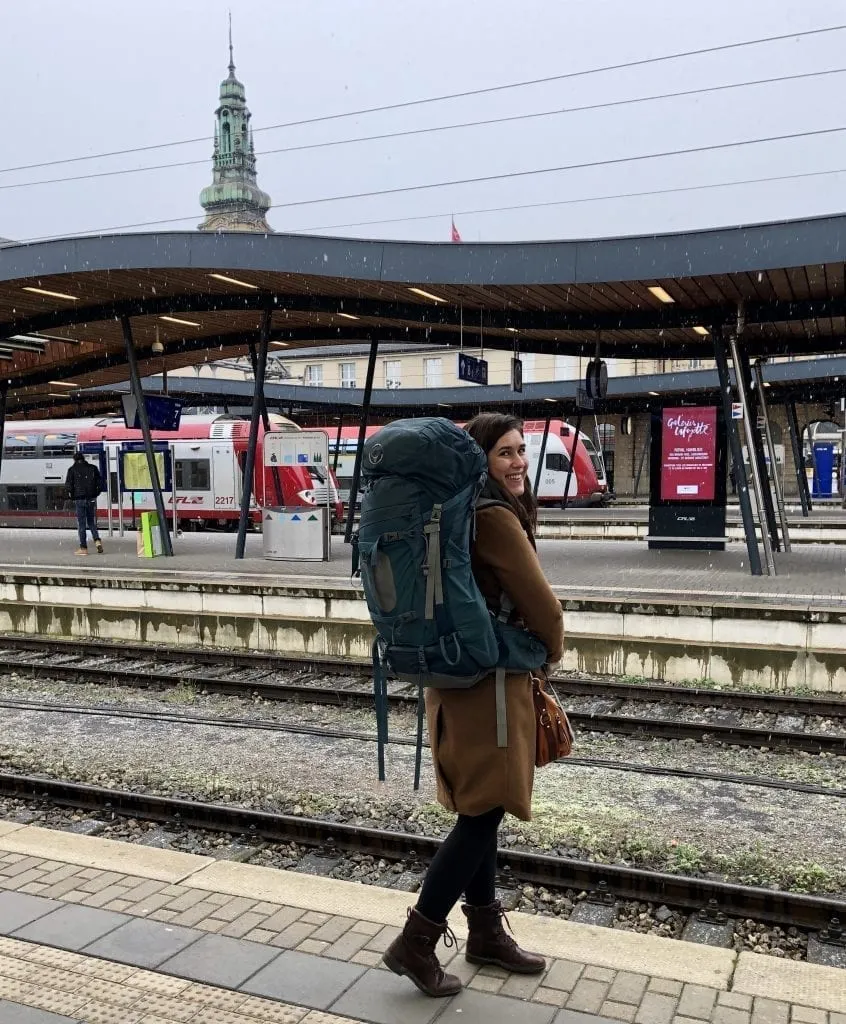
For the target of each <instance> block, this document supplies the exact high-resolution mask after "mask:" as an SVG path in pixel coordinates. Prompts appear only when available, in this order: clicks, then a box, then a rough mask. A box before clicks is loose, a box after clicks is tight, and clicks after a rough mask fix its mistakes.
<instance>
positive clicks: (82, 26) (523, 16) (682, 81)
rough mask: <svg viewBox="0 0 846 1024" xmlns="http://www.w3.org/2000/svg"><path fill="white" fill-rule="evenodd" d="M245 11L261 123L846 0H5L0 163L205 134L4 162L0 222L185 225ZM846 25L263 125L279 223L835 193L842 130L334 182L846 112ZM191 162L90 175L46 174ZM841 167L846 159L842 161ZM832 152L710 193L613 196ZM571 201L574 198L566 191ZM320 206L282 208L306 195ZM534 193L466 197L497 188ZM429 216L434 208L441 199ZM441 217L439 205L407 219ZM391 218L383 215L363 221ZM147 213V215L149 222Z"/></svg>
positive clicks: (534, 71) (495, 236) (339, 225)
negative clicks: (384, 109)
mask: <svg viewBox="0 0 846 1024" xmlns="http://www.w3.org/2000/svg"><path fill="white" fill-rule="evenodd" d="M230 8H231V10H232V17H233V25H234V37H235V61H236V64H237V74H238V77H239V78H240V79H241V81H242V82H244V84H245V86H246V90H247V102H248V104H249V106H250V109H251V111H252V114H253V126H254V128H256V129H258V128H261V127H264V126H270V125H277V124H279V123H280V122H290V121H294V120H300V119H306V118H317V117H321V116H323V115H327V114H336V113H343V112H345V111H350V110H356V109H360V108H365V107H372V106H379V105H384V104H390V103H399V102H403V101H408V100H415V99H421V98H426V97H432V96H438V95H443V94H445V93H454V92H461V91H464V90H471V89H481V88H485V87H490V86H497V85H504V84H509V83H516V82H521V81H525V80H527V79H537V78H542V77H546V76H554V75H563V74H572V73H573V72H581V71H586V70H589V69H592V68H597V67H601V66H604V65H609V64H618V63H625V62H629V61H635V60H642V59H644V58H648V57H657V56H662V55H666V54H672V53H677V52H679V51H685V50H691V49H699V48H702V47H708V46H715V45H721V44H725V43H732V42H737V41H744V40H754V39H760V38H762V37H766V36H772V35H778V34H782V33H790V32H799V31H803V30H807V29H812V28H824V27H830V26H837V25H840V24H843V25H846V3H844V2H843V0H805V2H804V3H801V4H799V3H796V2H795V0H793V2H788V0H709V2H708V3H707V4H694V3H692V2H690V0H637V2H633V0H566V2H565V0H400V2H397V0H307V2H302V0H300V2H297V3H294V2H292V0H144V2H143V3H140V2H137V0H119V2H115V0H28V2H27V3H26V4H24V3H13V2H12V0H5V2H4V3H3V33H2V41H0V61H1V62H2V67H3V70H4V80H5V82H6V99H5V117H4V127H3V133H2V139H3V145H2V147H0V168H4V169H8V168H10V167H16V166H19V165H22V164H32V163H37V162H42V161H56V160H60V159H63V158H65V159H66V158H68V157H79V156H88V155H92V154H99V153H103V152H106V151H109V150H115V149H125V148H130V147H140V146H151V145H155V144H158V143H163V142H176V141H181V140H186V139H196V138H198V137H205V138H206V141H201V142H195V143H192V144H186V145H179V146H173V147H170V148H167V149H159V150H152V151H150V152H146V153H136V154H130V155H126V156H122V157H113V158H98V159H95V160H90V161H85V162H78V163H65V164H57V165H56V166H50V167H41V168H37V169H31V170H25V171H20V172H14V173H2V174H0V186H2V188H0V236H6V237H9V238H14V239H19V240H25V239H30V238H36V237H40V236H59V235H64V234H69V233H78V232H86V233H87V232H89V231H91V232H92V233H93V232H96V231H98V230H108V229H112V228H117V227H122V226H124V225H132V224H136V223H138V222H145V221H163V222H166V223H162V224H160V225H157V226H156V227H151V228H148V229H147V230H161V229H165V228H169V227H170V228H174V229H179V230H191V229H193V228H195V227H196V225H197V223H199V221H200V220H201V217H202V211H201V209H200V206H199V200H198V194H199V191H200V189H201V188H202V187H203V186H204V185H206V184H208V183H209V182H210V180H211V161H210V154H211V141H210V138H209V137H210V135H211V132H212V129H213V123H214V121H213V111H214V108H215V107H216V105H217V95H218V89H219V84H220V80H221V79H222V78H224V77H225V75H226V65H227V62H228V54H227V38H226V33H227V10H228V9H230ZM844 54H846V31H832V32H828V33H825V34H822V35H817V36H811V37H806V38H803V39H798V40H797V39H790V40H787V41H784V42H777V43H770V44H766V45H758V46H747V47H743V48H740V49H733V50H728V51H725V52H721V53H714V54H705V55H700V56H695V57H687V58H681V59H677V60H672V61H664V62H659V63H655V64H651V65H648V66H645V67H639V68H628V69H623V70H618V71H611V72H604V73H601V74H592V75H582V76H578V77H571V78H569V79H564V80H562V81H557V82H553V83H547V84H544V85H537V86H530V87H524V88H515V89H509V90H505V91H498V92H494V93H491V94H488V95H482V96H475V97H471V98H465V99H461V100H452V101H448V102H438V103H430V104H426V105H422V106H415V107H410V108H406V109H404V110H400V111H393V112H389V113H376V114H369V115H365V116H358V117H350V118H345V119H341V120H333V121H328V122H324V123H319V124H312V125H305V126H300V127H292V128H281V129H274V130H268V131H257V132H256V136H255V140H256V149H257V151H258V152H259V157H258V172H259V184H260V185H261V187H262V188H263V189H264V190H265V191H267V192H269V193H270V195H271V197H272V199H273V202H274V204H282V205H279V206H278V207H276V208H274V209H272V210H271V211H270V213H269V214H268V220H269V221H270V223H271V224H272V225H273V227H274V228H275V230H277V231H304V230H305V231H315V232H316V233H324V234H342V235H357V236H367V237H381V238H408V239H431V240H443V241H446V240H448V238H449V218H450V213H451V212H453V211H454V212H455V219H456V223H457V225H458V228H459V230H460V232H461V234H462V236H463V238H464V240H465V241H476V240H477V239H481V240H500V239H502V240H511V239H533V238H577V237H593V236H603V235H605V236H607V235H617V234H639V233H647V232H664V231H673V230H682V229H688V228H697V227H709V226H714V225H730V224H737V223H743V222H746V223H748V222H755V221H767V220H778V219H783V218H792V217H803V216H813V215H819V214H827V213H841V212H843V209H844V201H843V194H844V189H846V131H843V132H841V133H839V134H830V135H822V136H817V137H811V138H804V139H792V140H786V141H779V142H770V143H763V144H759V145H751V146H743V147H738V148H734V149H722V150H715V151H712V152H705V153H699V154H688V155H684V156H670V157H666V158H662V159H653V160H648V161H638V162H634V163H618V164H611V165H608V166H604V167H596V166H594V167H587V168H583V169H578V170H569V171H561V172H556V173H551V174H544V175H534V176H521V177H517V178H512V179H511V180H507V179H506V180H500V181H489V182H484V183H477V184H466V185H459V186H453V187H449V188H436V189H428V190H424V191H413V192H406V193H398V194H395V195H389V196H378V197H371V198H361V199H354V200H344V201H337V202H308V201H310V200H320V199H326V198H327V197H330V196H343V195H345V194H349V193H358V192H370V191H375V190H380V189H393V188H401V187H404V186H409V185H423V184H429V183H434V182H444V181H450V180H454V179H464V178H473V177H478V176H484V175H498V174H508V173H511V172H523V171H530V170H535V169H538V168H550V167H557V166H560V165H563V164H574V163H586V162H590V161H603V160H610V159H615V158H619V157H630V156H636V155H641V154H649V153H658V152H663V151H667V150H674V149H684V148H690V147H693V146H703V145H714V144H722V143H726V142H735V141H741V140H745V139H754V138H760V137H763V136H770V135H784V134H788V133H793V132H808V131H814V130H818V129H829V128H840V127H843V128H846V103H844V99H846V56H844ZM838 68H843V69H844V71H843V72H841V73H838V74H829V75H825V76H822V77H818V78H809V79H805V80H800V81H790V82H781V83H774V84H767V85H756V86H748V87H745V88H737V89H730V90H726V91H723V92H719V93H712V94H705V95H700V96H693V97H685V98H676V99H663V100H655V101H651V102H642V103H636V104H630V105H627V106H623V107H620V106H618V107H610V108H607V109H600V110H593V111H589V112H576V113H564V114H558V115H556V116H550V117H542V118H535V119H528V120H520V121H514V122H511V123H508V124H499V125H490V126H485V127H474V128H464V129H460V130H452V131H443V132H437V133H432V134H426V135H418V136H411V137H406V138H395V139H388V140H383V141H378V142H362V143H355V144H350V145H344V146H333V147H329V148H323V149H314V150H305V151H300V152H294V153H290V152H289V153H277V154H267V155H261V154H262V153H263V152H264V151H266V150H270V149H280V148H283V147H292V146H302V145H306V144H309V143H315V142H325V141H335V140H339V139H345V138H355V137H357V136H361V135H375V134H384V133H392V132H397V131H408V130H410V129H416V128H429V127H434V126H441V125H447V124H454V123H456V122H466V121H474V120H480V119H483V118H499V117H505V116H509V115H519V114H529V113H537V112H541V111H549V110H556V109H560V108H562V107H573V106H583V105H585V104H596V103H606V102H611V101H619V100H623V99H631V98H635V97H641V96H650V95H655V94H659V93H667V92H675V91H679V90H688V89H697V88H702V87H706V86H714V85H725V84H730V83H741V82H749V81H751V80H753V79H760V78H770V77H778V76H786V75H796V74H801V73H805V72H811V71H813V72H819V71H824V70H834V69H838ZM192 160H198V161H201V163H199V164H197V165H195V166H187V167H171V168H167V169H162V170H153V171H148V172H145V173H138V174H124V175H118V176H114V177H104V178H99V179H94V180H89V181H73V182H63V183H57V184H48V185H43V186H40V187H27V188H9V187H8V186H9V185H12V184H17V183H21V182H31V181H36V180H42V179H45V178H56V177H66V176H70V175H79V174H90V173H97V172H103V171H112V170H117V169H121V168H136V167H143V166H148V165H151V164H163V163H172V162H177V161H192ZM841 169H842V170H841ZM823 170H833V171H838V170H840V173H835V174H830V175H826V176H820V177H811V178H808V177H805V178H797V179H795V180H789V181H777V182H770V183H757V184H751V185H738V186H734V187H727V188H713V189H708V190H701V191H684V192H674V193H673V192H670V193H667V194H662V195H653V196H640V197H629V198H612V199H604V200H602V201H594V202H573V200H583V199H586V198H590V197H602V196H619V195H620V194H621V193H632V192H647V191H653V190H661V189H678V188H682V187H689V186H693V185H706V184H711V183H721V182H731V181H739V180H743V179H749V178H764V177H772V176H776V175H795V174H802V173H805V172H816V171H823ZM562 201H566V202H562ZM303 202H307V203H308V204H307V205H292V206H286V205H284V204H286V203H287V204H293V203H303ZM541 203H543V204H553V203H557V204H559V205H545V206H539V207H536V208H534V209H511V210H501V211H499V212H491V213H473V212H468V211H478V210H481V209H488V208H496V207H515V206H526V205H528V204H541ZM430 215H432V216H430ZM403 218H427V219H403ZM380 219H383V220H385V221H386V222H385V223H370V224H365V225H360V226H355V227H353V226H350V225H353V224H355V223H356V222H361V221H376V220H380ZM132 230H145V229H144V228H137V229H132Z"/></svg>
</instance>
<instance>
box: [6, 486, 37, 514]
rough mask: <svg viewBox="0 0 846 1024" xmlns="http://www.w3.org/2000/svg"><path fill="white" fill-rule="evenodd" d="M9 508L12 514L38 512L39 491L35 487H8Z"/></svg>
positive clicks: (7, 499)
mask: <svg viewBox="0 0 846 1024" xmlns="http://www.w3.org/2000/svg"><path fill="white" fill-rule="evenodd" d="M6 501H7V508H8V509H9V511H10V512H37V511H38V489H37V488H35V487H11V486H9V487H7V488H6Z"/></svg>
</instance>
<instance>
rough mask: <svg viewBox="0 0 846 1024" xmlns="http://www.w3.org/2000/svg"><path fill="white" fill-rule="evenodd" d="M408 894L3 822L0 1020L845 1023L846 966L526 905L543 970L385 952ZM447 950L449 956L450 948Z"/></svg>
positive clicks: (520, 931) (17, 1023) (529, 942)
mask: <svg viewBox="0 0 846 1024" xmlns="http://www.w3.org/2000/svg"><path fill="white" fill-rule="evenodd" d="M409 900H410V897H409V895H408V894H407V893H400V892H396V891H394V890H389V889H380V888H377V887H373V886H364V885H359V884H356V883H352V882H343V881H337V880H333V879H327V878H322V877H316V876H313V875H307V874H297V873H293V872H285V871H276V870H273V869H270V868H264V867H257V866H252V865H249V864H241V863H235V862H231V861H215V860H212V859H211V858H208V857H200V856H195V855H192V854H184V853H179V852H175V851H171V850H162V849H156V848H151V847H144V846H137V845H132V844H127V843H119V842H115V841H112V840H107V839H102V838H98V837H88V836H80V835H75V834H71V833H67V832H56V831H51V830H47V829H42V828H38V827H34V826H25V825H20V824H17V823H13V822H0V1021H2V1022H3V1024H51V1022H52V1024H56V1022H61V1021H65V1022H67V1021H80V1022H85V1024H175V1022H180V1021H194V1022H203V1024H206V1022H207V1024H251V1022H254V1021H268V1022H273V1021H278V1022H292V1024H294V1022H296V1024H336V1022H337V1024H341V1022H343V1021H344V1020H353V1021H366V1022H368V1024H395V1022H404V1024H405V1022H407V1024H432V1022H433V1021H435V1020H437V1021H439V1022H441V1021H443V1022H447V1021H449V1022H455V1024H510V1022H513V1024H518V1022H519V1024H601V1022H602V1021H603V1020H604V1021H609V1022H610V1021H621V1022H627V1024H632V1022H633V1024H696V1022H699V1024H706V1022H707V1024H793V1022H795V1024H846V972H843V971H839V970H836V969H834V968H825V967H819V966H814V965H808V964H801V963H794V962H792V961H781V960H777V959H775V958H771V957H764V956H759V955H756V954H752V953H742V954H740V955H738V954H736V953H734V952H733V951H730V950H724V949H715V948H712V947H708V946H698V945H692V944H689V943H685V942H677V941H673V940H669V939H662V938H655V937H652V936H644V935H636V934H633V933H628V932H621V931H613V930H608V929H601V928H594V927H590V926H587V925H577V924H570V923H568V922H563V921H558V920H555V919H552V918H541V917H533V916H529V915H523V914H512V915H511V922H512V925H513V926H514V930H515V932H516V934H517V936H518V938H519V939H520V941H521V942H522V943H523V945H525V946H527V947H529V948H533V949H536V950H538V951H540V952H542V953H544V955H546V956H547V957H548V960H549V966H548V970H547V971H546V973H545V974H544V975H543V976H538V977H534V978H526V977H519V976H508V975H506V974H505V973H504V972H502V971H500V970H498V969H496V968H486V967H482V968H475V967H473V966H472V965H469V964H467V963H466V961H465V960H464V958H463V946H462V942H461V940H462V939H463V938H464V937H466V930H465V929H464V927H463V918H462V919H461V920H459V918H461V915H460V914H459V915H457V917H456V918H455V919H454V920H453V924H454V927H455V931H456V934H457V935H458V938H459V943H458V946H457V948H455V949H454V950H452V952H450V951H449V950H446V951H443V948H442V952H445V953H446V955H445V956H444V957H443V959H444V960H445V961H449V969H450V970H453V971H455V972H456V973H458V974H459V975H460V976H461V978H462V980H463V981H464V983H465V986H466V987H465V989H464V991H463V992H462V993H461V994H460V995H459V996H457V997H455V998H453V999H449V1000H431V999H428V998H426V997H424V996H421V995H420V994H419V993H418V992H417V991H416V989H414V988H413V987H412V986H411V985H410V984H409V983H408V982H407V981H405V980H403V979H399V978H395V977H394V976H393V975H392V974H390V973H389V972H388V971H386V970H385V969H384V968H382V967H381V966H380V957H381V953H382V952H383V950H384V949H385V947H386V945H387V944H388V943H389V942H390V941H391V940H392V939H393V937H394V936H395V935H396V934H397V928H398V926H399V925H400V924H401V922H402V921H403V919H404V917H405V908H406V905H407V904H408V902H409ZM450 956H451V960H450Z"/></svg>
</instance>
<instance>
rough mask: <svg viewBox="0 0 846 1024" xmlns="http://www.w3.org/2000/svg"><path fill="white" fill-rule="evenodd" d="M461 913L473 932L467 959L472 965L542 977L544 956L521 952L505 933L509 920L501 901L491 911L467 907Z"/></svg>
mask: <svg viewBox="0 0 846 1024" xmlns="http://www.w3.org/2000/svg"><path fill="white" fill-rule="evenodd" d="M461 909H462V910H463V911H464V914H465V916H466V918H467V924H468V925H469V928H470V934H469V935H468V937H467V950H466V953H465V958H466V959H467V960H468V961H469V962H470V963H471V964H493V965H494V966H495V967H501V968H502V969H503V970H504V971H512V972H513V973H514V974H540V973H541V972H542V971H544V970H546V960H544V958H543V957H542V956H538V954H537V953H527V952H526V951H525V950H524V949H520V947H519V946H518V945H517V943H516V942H515V941H514V939H512V938H511V936H510V935H509V934H508V932H507V931H506V930H505V928H504V927H503V921H504V922H505V924H508V918H507V917H506V916H505V911H504V910H503V909H502V905H501V903H500V902H499V900H495V901H494V902H493V903H491V905H490V906H488V907H470V906H468V905H467V904H464V906H462V908H461ZM510 927H511V926H510V925H509V928H510Z"/></svg>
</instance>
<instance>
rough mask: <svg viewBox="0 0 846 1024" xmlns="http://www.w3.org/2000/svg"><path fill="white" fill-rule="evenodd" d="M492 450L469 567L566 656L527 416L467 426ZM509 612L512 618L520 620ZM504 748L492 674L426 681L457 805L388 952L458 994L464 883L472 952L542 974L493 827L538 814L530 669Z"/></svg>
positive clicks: (436, 750)
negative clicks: (458, 917)
mask: <svg viewBox="0 0 846 1024" xmlns="http://www.w3.org/2000/svg"><path fill="white" fill-rule="evenodd" d="M466 430H467V432H468V433H469V434H470V435H471V436H472V437H473V439H474V440H475V441H476V442H477V444H479V446H480V447H481V448H482V450H483V451H484V452H485V453H486V455H487V457H488V482H487V485H486V487H485V490H484V491H483V492H482V497H485V498H491V499H494V500H495V501H496V502H497V504H496V505H488V506H487V507H484V508H482V509H480V510H479V511H478V512H477V514H476V539H475V542H474V546H473V552H472V565H473V575H474V576H475V578H476V582H477V583H478V585H479V589H480V590H481V591H482V593H483V594H484V596H485V599H486V600H487V602H488V604H489V605H490V606H491V607H494V608H495V607H498V606H499V604H500V599H501V597H502V595H503V593H505V594H507V595H508V597H509V598H510V599H511V601H512V603H513V605H514V609H515V612H514V615H515V616H518V617H519V620H521V621H522V624H523V625H525V627H526V628H527V629H529V630H530V631H531V632H532V633H534V634H535V635H536V636H537V637H538V638H539V639H540V640H541V641H542V642H543V644H544V645H545V647H546V649H547V652H548V654H549V659H548V660H549V662H550V663H555V662H558V661H560V660H561V656H562V648H563V640H564V629H563V622H562V616H561V605H560V603H559V601H558V598H556V596H555V595H554V594H553V592H552V588H551V587H550V586H549V584H548V583H547V581H546V578H545V577H544V575H543V572H542V570H541V567H540V563H539V562H538V558H537V554H536V552H535V539H534V532H533V529H534V526H535V523H536V518H537V514H536V505H535V500H534V497H533V495H532V492H531V489H530V487H529V483H528V480H527V476H526V475H527V471H528V466H529V463H528V460H527V458H526V445H525V442H524V441H523V432H522V430H523V425H522V423H521V421H520V420H518V419H516V418H515V417H514V416H505V415H502V414H501V413H482V414H481V415H479V416H476V417H475V418H474V419H473V420H471V421H470V423H468V424H467V427H466ZM512 621H513V620H512ZM506 696H507V708H506V717H507V722H508V746H507V747H498V746H497V732H496V703H495V676H494V674H493V673H491V674H490V675H489V676H487V677H486V678H485V679H483V680H482V681H481V682H479V683H477V684H476V686H474V687H473V688H472V689H469V690H438V689H433V688H431V687H430V688H429V689H427V690H426V712H427V718H428V725H429V742H430V745H431V747H432V755H433V758H434V763H435V775H436V777H437V784H438V800H439V802H440V803H441V804H443V806H444V807H446V808H448V809H449V810H451V811H455V812H457V814H458V821H457V823H456V825H455V828H454V829H453V830H452V832H451V833H450V834H449V836H447V838H446V840H445V841H444V843H443V844H442V846H441V848H440V850H439V851H438V853H437V854H436V855H435V858H434V859H433V861H432V863H431V865H430V866H429V870H428V872H427V874H426V878H425V880H424V882H423V887H422V889H421V890H420V898H419V899H418V901H417V905H416V907H415V908H414V909H412V910H410V911H409V916H408V921H407V923H406V925H405V928H404V929H403V932H402V934H401V935H400V936H399V938H397V939H396V940H395V941H394V942H393V943H392V944H391V946H390V947H389V948H388V950H387V952H386V953H385V957H384V960H385V963H386V965H387V966H388V967H389V968H390V969H391V970H392V971H394V973H395V974H401V975H407V976H408V977H409V978H410V979H411V980H412V981H413V982H414V984H415V985H417V987H418V988H419V989H420V990H421V991H422V992H425V993H426V994H427V995H430V996H448V995H454V994H455V993H456V992H458V991H459V990H460V989H461V982H460V981H459V980H458V978H456V977H454V976H453V975H449V974H445V973H444V971H443V969H442V968H441V966H440V963H439V962H438V958H437V956H436V955H435V946H436V945H437V943H438V940H439V939H440V938H441V937H442V936H446V939H445V941H446V944H447V945H451V944H453V942H454V936H453V935H452V933H451V932H450V930H449V929H448V927H447V915H448V914H449V912H450V910H452V908H453V907H454V905H455V904H456V902H457V901H458V899H459V898H460V896H461V894H462V893H464V896H465V899H466V903H465V904H464V906H463V907H462V910H463V911H464V914H465V915H466V917H467V921H468V927H469V937H468V940H467V951H466V958H467V960H469V961H470V962H471V963H475V964H495V965H496V966H497V967H502V968H504V969H505V970H507V971H514V972H516V973H520V974H539V973H540V972H541V971H543V970H544V969H545V967H546V963H545V962H544V960H543V957H540V956H537V955H535V954H533V953H527V952H525V951H524V950H522V949H520V947H519V946H518V945H517V943H516V942H515V941H514V940H513V939H512V938H511V936H510V935H509V934H508V933H507V932H506V931H505V929H504V927H503V917H504V911H503V909H502V907H501V905H500V904H499V902H498V901H497V900H496V897H495V891H494V881H495V878H496V850H497V829H498V828H499V824H500V822H501V821H502V819H503V816H504V815H505V813H506V811H507V812H508V813H509V814H513V815H514V816H515V817H517V818H521V819H522V820H523V821H529V820H531V816H532V815H531V802H532V783H533V780H534V766H535V730H536V726H535V711H534V704H533V701H532V684H531V677H530V674H529V673H528V672H520V673H509V674H508V678H507V691H506Z"/></svg>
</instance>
